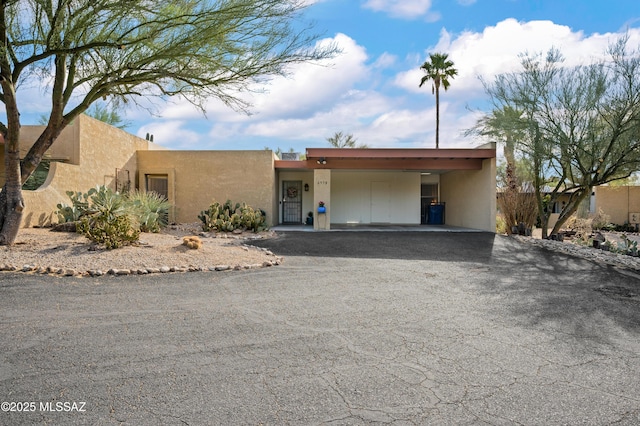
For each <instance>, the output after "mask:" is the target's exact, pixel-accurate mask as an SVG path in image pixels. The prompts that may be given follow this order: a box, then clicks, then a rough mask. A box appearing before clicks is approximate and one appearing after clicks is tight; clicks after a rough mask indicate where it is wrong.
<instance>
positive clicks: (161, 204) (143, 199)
mask: <svg viewBox="0 0 640 426" xmlns="http://www.w3.org/2000/svg"><path fill="white" fill-rule="evenodd" d="M127 201H128V203H129V204H130V205H131V207H132V209H133V211H134V213H135V215H136V217H137V218H138V222H139V223H140V231H142V232H160V230H161V229H162V228H164V227H166V226H167V225H168V224H169V208H170V207H171V204H170V203H169V201H167V199H166V198H164V197H163V196H162V195H160V194H158V193H157V192H154V191H149V192H144V191H138V190H136V191H133V192H130V193H129V194H127Z"/></svg>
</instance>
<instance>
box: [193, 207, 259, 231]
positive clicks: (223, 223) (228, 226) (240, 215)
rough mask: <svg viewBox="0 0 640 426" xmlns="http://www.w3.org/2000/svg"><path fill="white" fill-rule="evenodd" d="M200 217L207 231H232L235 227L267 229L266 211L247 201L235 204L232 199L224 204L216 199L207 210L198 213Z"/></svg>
mask: <svg viewBox="0 0 640 426" xmlns="http://www.w3.org/2000/svg"><path fill="white" fill-rule="evenodd" d="M198 219H200V220H201V221H202V230H203V231H206V232H208V231H222V232H231V231H233V230H235V229H242V230H247V229H248V230H251V231H253V232H259V231H262V230H264V229H267V217H266V214H265V213H264V211H262V210H260V209H258V210H254V209H253V207H250V206H248V205H247V204H246V203H242V204H240V203H236V204H233V203H232V202H231V200H227V202H226V203H224V204H220V203H218V202H216V201H214V202H213V203H212V204H211V205H210V206H209V208H208V209H207V210H203V211H202V212H201V213H200V215H198Z"/></svg>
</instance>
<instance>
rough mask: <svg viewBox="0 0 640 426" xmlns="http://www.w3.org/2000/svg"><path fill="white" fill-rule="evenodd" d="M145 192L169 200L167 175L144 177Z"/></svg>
mask: <svg viewBox="0 0 640 426" xmlns="http://www.w3.org/2000/svg"><path fill="white" fill-rule="evenodd" d="M145 177H146V181H147V182H146V183H147V191H149V192H150V191H153V192H156V193H158V194H160V195H162V196H163V197H164V198H165V199H167V200H168V199H169V176H168V175H145Z"/></svg>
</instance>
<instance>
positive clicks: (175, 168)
mask: <svg viewBox="0 0 640 426" xmlns="http://www.w3.org/2000/svg"><path fill="white" fill-rule="evenodd" d="M147 174H167V175H168V177H169V202H171V204H173V205H175V206H177V208H176V210H175V211H174V212H173V214H172V218H171V220H173V221H175V222H183V223H188V222H197V221H199V219H198V215H199V214H200V212H201V211H203V210H206V209H207V208H208V207H209V205H210V204H211V203H212V201H214V200H215V201H218V202H220V203H224V202H225V201H227V200H228V199H230V200H231V201H232V202H234V203H238V202H245V203H247V204H248V205H250V206H251V207H253V208H259V209H262V210H264V211H265V212H266V213H267V221H268V223H269V225H274V224H276V223H277V220H278V216H277V211H276V210H275V209H274V194H276V190H275V187H274V185H275V179H274V175H275V171H274V155H273V152H272V151H267V150H260V151H139V152H138V179H139V185H140V189H146V188H145V186H146V179H145V175H147Z"/></svg>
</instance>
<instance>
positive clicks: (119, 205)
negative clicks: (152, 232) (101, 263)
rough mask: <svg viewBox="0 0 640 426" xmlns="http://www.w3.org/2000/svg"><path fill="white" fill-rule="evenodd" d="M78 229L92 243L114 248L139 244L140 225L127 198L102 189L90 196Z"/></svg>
mask: <svg viewBox="0 0 640 426" xmlns="http://www.w3.org/2000/svg"><path fill="white" fill-rule="evenodd" d="M89 201H90V202H89V207H88V208H87V211H86V214H84V215H82V216H81V217H80V222H79V224H78V227H77V230H78V232H79V233H81V234H83V235H84V236H86V237H87V238H89V239H90V240H91V241H93V242H95V243H98V244H103V245H104V246H105V247H106V248H107V249H114V248H118V247H121V246H123V245H128V244H131V243H132V242H135V241H138V238H139V236H140V224H139V223H138V221H137V219H136V217H135V215H134V214H133V212H132V209H131V207H130V205H129V204H128V203H127V200H126V198H125V197H124V196H123V195H121V194H119V193H117V192H113V191H112V190H110V189H108V188H106V187H104V186H101V187H98V188H96V190H95V192H93V194H92V195H91V196H90V197H89Z"/></svg>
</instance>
